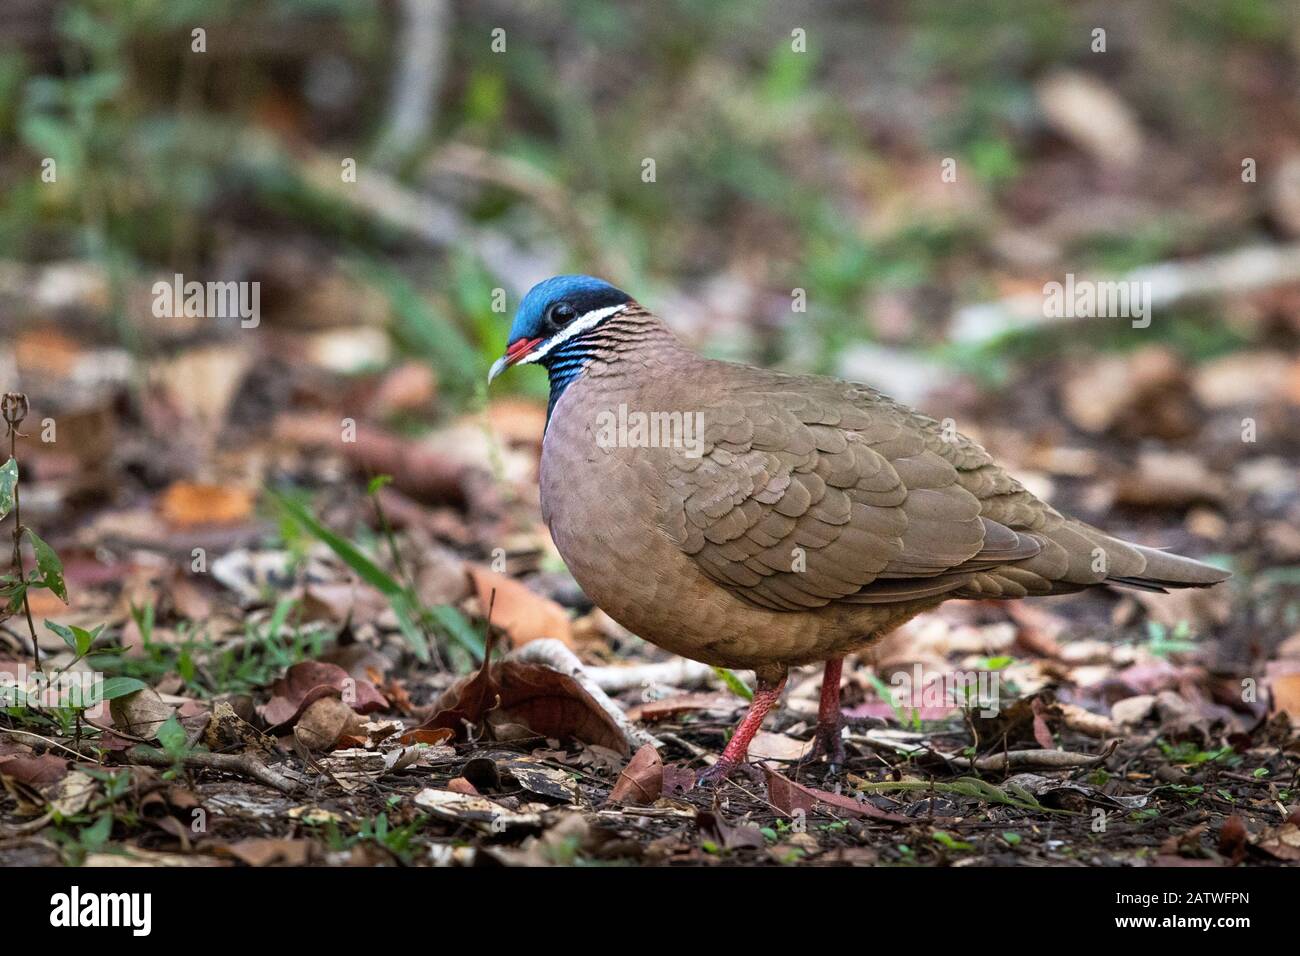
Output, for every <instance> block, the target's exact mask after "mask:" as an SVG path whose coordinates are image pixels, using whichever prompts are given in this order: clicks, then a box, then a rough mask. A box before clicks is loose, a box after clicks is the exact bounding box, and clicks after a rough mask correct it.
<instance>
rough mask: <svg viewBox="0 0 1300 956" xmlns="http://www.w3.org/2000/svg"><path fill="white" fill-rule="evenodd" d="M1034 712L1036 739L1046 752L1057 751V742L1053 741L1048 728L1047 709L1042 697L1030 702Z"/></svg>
mask: <svg viewBox="0 0 1300 956" xmlns="http://www.w3.org/2000/svg"><path fill="white" fill-rule="evenodd" d="M1029 704H1030V706H1031V707H1032V708H1033V711H1034V739H1035V740H1036V741H1038V746H1040V747H1042V748H1043V749H1044V750H1055V749H1056V741H1055V740H1053V739H1052V731H1051V728H1050V727H1048V726H1047V707H1046V705H1045V704H1044V703H1043V700H1042V698H1041V697H1034V698H1032V699H1031V700H1030V702H1029Z"/></svg>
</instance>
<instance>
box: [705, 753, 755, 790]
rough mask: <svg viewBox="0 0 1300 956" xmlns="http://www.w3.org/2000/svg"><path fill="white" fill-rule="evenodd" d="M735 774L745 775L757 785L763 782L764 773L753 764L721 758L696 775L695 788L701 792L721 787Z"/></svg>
mask: <svg viewBox="0 0 1300 956" xmlns="http://www.w3.org/2000/svg"><path fill="white" fill-rule="evenodd" d="M734 773H743V774H744V775H745V776H747V777H748V778H749V779H750V780H752V781H753V782H754V783H756V784H757V783H762V782H763V772H762V771H761V770H759V769H758V768H757V767H755V766H754V765H753V764H752V763H748V762H746V761H744V760H729V759H727V758H726V757H719V758H718V759H717V760H716V761H714V763H713V766H711V767H705V768H704V769H703V770H701V771H700V772H699V773H697V774H696V775H695V786H696V787H698V788H699V789H701V790H706V789H711V788H713V787H720V786H722V784H723V783H724V782H725V781H726V780H728V779H729V778H730V777H731V775H732V774H734Z"/></svg>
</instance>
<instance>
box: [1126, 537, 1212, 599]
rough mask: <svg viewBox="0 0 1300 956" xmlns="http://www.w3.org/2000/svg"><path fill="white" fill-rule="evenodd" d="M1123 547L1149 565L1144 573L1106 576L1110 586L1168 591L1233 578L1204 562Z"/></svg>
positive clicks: (1205, 586) (1199, 586) (1206, 585)
mask: <svg viewBox="0 0 1300 956" xmlns="http://www.w3.org/2000/svg"><path fill="white" fill-rule="evenodd" d="M1124 544H1125V545H1127V547H1129V548H1131V549H1132V550H1134V551H1136V552H1137V553H1138V555H1139V556H1141V557H1142V558H1143V560H1145V562H1146V565H1145V567H1143V568H1142V570H1141V571H1136V572H1128V573H1124V574H1119V575H1115V576H1110V575H1107V577H1106V583H1107V584H1115V585H1119V586H1120V587H1129V588H1137V589H1139V590H1142V591H1166V590H1168V589H1169V588H1207V587H1209V586H1210V585H1212V584H1218V583H1219V582H1220V581H1226V580H1227V579H1228V578H1230V577H1232V574H1231V572H1229V571H1224V570H1223V569H1222V568H1216V567H1215V566H1214V565H1212V564H1206V563H1205V562H1204V561H1197V560H1196V559H1194V558H1185V557H1183V556H1182V555H1181V554H1170V553H1169V552H1168V551H1160V550H1158V549H1156V548H1148V547H1146V546H1144V545H1140V544H1132V543H1130V542H1127V541H1126V542H1124ZM1126 570H1127V569H1126Z"/></svg>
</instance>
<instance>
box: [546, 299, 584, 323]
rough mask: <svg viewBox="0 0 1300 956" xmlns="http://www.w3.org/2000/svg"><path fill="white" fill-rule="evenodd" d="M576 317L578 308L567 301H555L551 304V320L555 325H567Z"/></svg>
mask: <svg viewBox="0 0 1300 956" xmlns="http://www.w3.org/2000/svg"><path fill="white" fill-rule="evenodd" d="M577 317H578V310H577V309H575V308H574V307H573V306H571V305H569V303H567V302H557V303H556V304H555V305H553V306H551V321H552V322H554V323H555V324H556V325H568V324H569V323H570V322H572V321H573V320H574V319H576V318H577Z"/></svg>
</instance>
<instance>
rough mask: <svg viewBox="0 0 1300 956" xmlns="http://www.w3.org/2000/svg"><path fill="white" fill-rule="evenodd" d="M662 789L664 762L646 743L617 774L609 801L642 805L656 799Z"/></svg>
mask: <svg viewBox="0 0 1300 956" xmlns="http://www.w3.org/2000/svg"><path fill="white" fill-rule="evenodd" d="M663 789H664V763H663V761H662V760H661V759H660V758H659V751H657V750H655V749H654V747H652V746H650V745H649V744H646V745H645V746H643V747H642V748H641V749H640V750H638V751H637V752H636V755H635V756H633V757H632V759H631V760H629V761H628V764H627V766H626V767H624V768H623V770H622V772H621V773H620V774H619V775H618V782H617V783H615V784H614V789H613V790H611V791H610V793H609V800H610V802H611V803H629V804H633V805H636V806H644V805H646V804H649V803H654V802H655V801H656V800H658V799H659V797H660V796H661V795H662V794H663Z"/></svg>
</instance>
